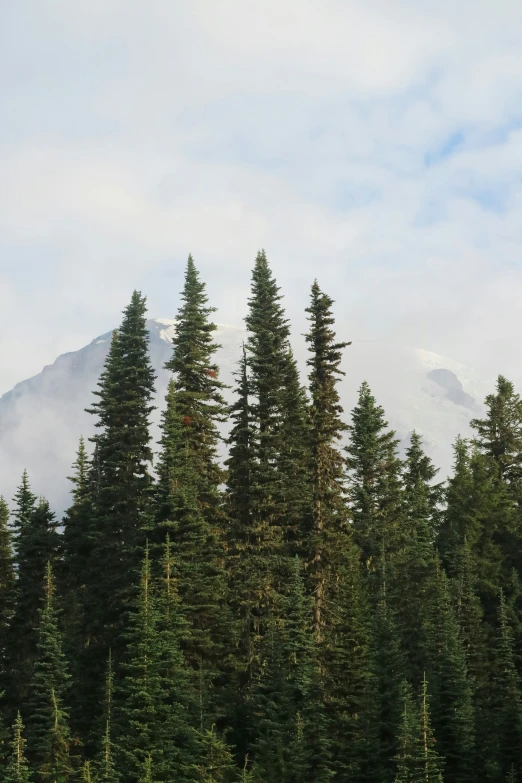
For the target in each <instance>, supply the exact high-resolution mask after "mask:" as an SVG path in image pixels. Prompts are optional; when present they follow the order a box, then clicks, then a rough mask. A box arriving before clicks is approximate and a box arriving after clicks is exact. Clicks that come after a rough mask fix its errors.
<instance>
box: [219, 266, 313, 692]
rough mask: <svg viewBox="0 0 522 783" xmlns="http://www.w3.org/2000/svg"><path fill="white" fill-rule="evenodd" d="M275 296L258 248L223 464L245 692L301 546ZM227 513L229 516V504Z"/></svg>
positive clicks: (295, 386) (299, 404)
mask: <svg viewBox="0 0 522 783" xmlns="http://www.w3.org/2000/svg"><path fill="white" fill-rule="evenodd" d="M281 299H282V296H281V295H280V293H279V288H278V286H277V283H276V281H275V280H274V278H273V275H272V272H271V270H270V267H269V265H268V262H267V259H266V255H265V253H264V251H261V252H260V253H258V255H257V258H256V262H255V266H254V270H253V273H252V287H251V296H250V299H249V313H248V315H247V317H246V319H245V320H246V326H247V331H248V339H247V343H246V362H245V361H244V366H243V369H242V380H241V382H240V387H239V399H238V403H237V404H238V406H240V407H239V408H238V409H237V410H238V411H239V410H242V414H241V415H242V416H243V418H242V420H240V419H236V422H237V424H236V426H235V427H234V430H233V433H232V438H231V455H235V456H234V458H233V459H232V461H230V462H229V464H228V468H229V486H230V487H231V488H232V491H233V492H234V493H235V495H234V496H231V495H230V494H229V498H230V499H232V497H234V503H235V504H236V508H237V507H238V506H237V504H238V503H239V504H240V505H241V509H242V511H241V513H242V515H243V516H242V520H243V522H244V523H246V524H247V525H248V527H247V529H243V530H242V531H241V533H240V538H239V540H238V546H240V545H241V546H242V551H241V553H239V550H238V551H237V552H236V555H237V556H238V557H240V567H239V569H238V570H237V571H236V572H235V575H234V576H235V578H234V591H235V595H236V601H237V603H236V607H235V609H236V616H237V617H238V619H239V620H240V632H241V637H242V638H241V640H240V650H241V651H242V652H243V654H244V655H245V658H244V659H243V662H242V664H240V665H242V667H243V669H244V670H245V676H244V678H243V687H242V691H243V692H244V693H245V694H246V693H247V691H248V689H249V687H250V684H251V682H252V678H253V676H254V675H255V672H256V668H257V667H258V666H259V651H260V645H261V643H262V638H263V636H264V632H265V630H266V622H267V618H268V617H269V616H274V612H276V609H275V607H276V606H277V605H280V603H281V602H280V595H281V593H282V590H283V581H284V574H285V566H284V559H285V557H287V556H288V555H289V554H291V553H292V552H295V551H297V550H299V549H300V540H301V539H302V532H301V531H300V529H299V527H300V524H301V518H302V516H303V513H302V512H303V508H304V507H305V506H306V494H307V491H308V490H307V487H308V482H307V474H308V471H307V470H306V467H307V466H306V464H303V462H302V460H303V459H304V448H303V440H304V439H305V438H306V421H305V419H306V415H305V407H304V398H303V392H302V389H301V388H300V385H299V380H298V374H297V368H296V365H295V361H294V358H293V355H292V352H291V349H290V344H289V333H290V330H289V326H288V321H287V320H286V318H285V314H284V310H283V307H282V305H281ZM245 365H246V367H247V368H248V373H247V374H245V370H244V367H245ZM245 417H247V418H245ZM247 422H248V424H246V423H247ZM245 425H247V427H248V432H247V431H245ZM245 436H246V437H247V439H248V441H247V442H248V449H249V454H250V459H249V497H248V500H247V501H246V500H245V494H244V493H243V494H241V492H240V491H238V490H237V488H238V487H239V486H240V481H241V479H242V477H243V471H244V466H243V465H240V464H239V463H238V460H237V458H236V457H237V455H239V454H240V450H241V448H244V445H245V440H244V438H245ZM239 439H241V440H239ZM238 469H239V472H238ZM231 512H232V513H234V509H233V508H232V509H231ZM238 524H242V522H241V521H240V520H232V523H231V525H232V529H234V526H235V525H236V526H237V525H238ZM240 580H243V583H242V584H241V582H240Z"/></svg>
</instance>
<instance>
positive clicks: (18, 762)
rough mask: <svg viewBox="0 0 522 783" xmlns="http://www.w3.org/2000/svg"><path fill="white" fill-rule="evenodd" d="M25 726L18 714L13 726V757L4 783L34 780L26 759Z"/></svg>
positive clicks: (26, 782)
mask: <svg viewBox="0 0 522 783" xmlns="http://www.w3.org/2000/svg"><path fill="white" fill-rule="evenodd" d="M23 731H24V725H23V723H22V718H21V715H20V713H18V715H17V717H16V720H15V723H14V726H13V743H12V745H11V748H12V750H11V757H10V759H9V761H8V764H7V767H6V770H5V775H4V783H30V781H31V780H33V778H32V776H31V773H30V771H29V766H28V764H27V759H26V758H25V739H24V737H23Z"/></svg>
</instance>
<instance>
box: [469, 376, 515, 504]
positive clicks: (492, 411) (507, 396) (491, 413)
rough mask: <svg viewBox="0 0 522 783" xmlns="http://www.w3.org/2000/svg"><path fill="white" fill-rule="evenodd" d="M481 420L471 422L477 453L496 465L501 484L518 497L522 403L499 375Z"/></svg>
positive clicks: (510, 384)
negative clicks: (477, 447) (494, 391)
mask: <svg viewBox="0 0 522 783" xmlns="http://www.w3.org/2000/svg"><path fill="white" fill-rule="evenodd" d="M485 406H486V409H487V413H486V417H485V418H484V419H473V420H472V421H471V426H472V427H473V428H474V429H475V431H476V433H477V434H476V443H477V444H478V446H479V448H480V451H481V452H482V453H483V454H485V455H487V456H489V457H491V458H492V459H493V460H494V462H495V463H496V465H497V468H498V474H499V477H500V478H501V480H502V481H505V482H506V483H507V484H509V485H510V486H511V488H512V489H513V491H514V493H515V494H516V496H517V497H519V495H520V491H521V489H522V400H521V399H520V395H519V394H516V393H515V388H514V386H513V384H512V383H511V382H510V381H508V380H507V379H506V378H504V376H503V375H499V376H498V379H497V384H496V394H488V396H487V397H486V400H485Z"/></svg>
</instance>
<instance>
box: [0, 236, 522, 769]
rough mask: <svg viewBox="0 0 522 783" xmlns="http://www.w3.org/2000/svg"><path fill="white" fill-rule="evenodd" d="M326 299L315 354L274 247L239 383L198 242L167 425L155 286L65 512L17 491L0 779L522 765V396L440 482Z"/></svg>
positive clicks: (74, 473) (312, 331)
mask: <svg viewBox="0 0 522 783" xmlns="http://www.w3.org/2000/svg"><path fill="white" fill-rule="evenodd" d="M303 308H306V315H307V319H308V331H307V334H306V345H307V373H306V377H301V376H300V372H299V368H298V364H297V361H296V359H295V357H294V354H293V352H292V347H291V341H290V324H289V322H288V320H287V318H286V316H285V310H284V300H283V296H282V293H281V292H280V289H279V288H278V285H277V282H276V280H275V278H274V275H273V273H272V271H271V268H270V265H269V263H268V261H267V258H266V255H265V253H264V251H262V252H260V253H259V254H258V255H257V258H256V260H255V265H254V269H253V272H252V279H251V291H250V297H249V300H248V314H247V317H246V329H247V335H248V336H247V339H246V341H245V344H244V345H243V347H242V349H241V350H240V351H239V354H240V355H238V365H237V372H236V381H235V383H236V385H235V389H234V402H233V404H232V405H228V404H226V403H225V398H224V385H223V383H222V382H221V381H220V373H219V367H218V366H217V365H216V361H215V351H216V349H217V347H218V346H216V343H215V339H214V332H215V329H216V327H215V325H214V324H213V322H212V318H213V313H214V308H213V307H212V303H211V302H210V301H209V299H208V296H207V292H206V287H205V283H204V282H203V281H202V280H201V278H200V275H199V273H198V271H197V269H196V266H195V264H194V261H193V259H192V257H190V256H189V259H188V263H187V267H186V273H185V282H184V288H183V291H182V292H181V298H180V307H179V310H178V312H177V321H176V322H177V329H176V334H175V337H174V338H173V341H172V356H171V359H170V361H169V363H168V365H167V369H168V370H169V371H170V372H171V381H170V385H169V388H168V393H167V397H166V401H165V408H164V412H163V414H162V428H161V440H160V442H159V443H158V444H156V443H153V442H152V439H151V436H150V427H149V419H150V415H151V413H152V410H153V397H154V385H155V377H154V373H153V370H152V366H151V363H150V359H149V355H148V335H147V329H146V326H145V321H146V299H145V297H144V296H142V294H141V293H140V292H138V291H135V292H134V294H133V295H132V299H131V301H130V304H129V305H128V307H127V308H126V309H125V310H124V313H123V318H122V321H121V325H120V327H119V328H118V329H117V331H115V332H114V334H113V338H112V342H111V347H110V351H109V354H108V357H107V360H106V363H105V366H104V370H103V373H102V375H101V377H100V379H99V383H98V387H97V389H95V390H93V392H94V394H93V397H92V400H93V401H92V405H91V407H90V408H89V410H88V412H87V413H86V414H85V415H86V417H87V415H88V414H90V415H92V416H93V417H95V421H96V425H97V429H96V435H95V437H93V438H92V442H89V441H87V442H84V441H83V440H82V441H80V443H79V446H78V450H77V454H76V457H75V458H74V455H73V459H74V463H73V465H72V468H71V479H70V480H71V500H70V506H69V508H68V510H67V512H66V513H65V515H64V517H63V519H62V518H57V516H56V515H55V513H54V512H53V509H51V508H50V507H49V504H48V502H47V501H46V500H45V499H42V498H37V497H36V496H35V494H33V491H32V488H31V477H30V476H28V475H27V473H24V475H23V476H22V477H21V481H20V484H19V487H18V489H17V491H16V494H15V496H14V498H13V499H11V498H10V497H9V496H7V495H6V497H5V499H3V500H1V501H0V680H1V682H0V691H1V699H0V781H3V782H4V783H27V782H28V781H33V782H34V783H40V782H41V783H65V782H66V781H84V782H85V781H90V782H91V783H239V782H240V781H242V782H243V783H247V782H249V783H329V782H330V781H338V783H443V782H444V783H516V782H517V781H518V783H522V681H521V675H522V400H521V399H520V397H519V395H518V394H517V393H516V391H515V389H514V387H513V384H512V383H511V382H510V381H509V380H507V379H506V378H504V377H503V376H500V377H499V378H498V380H497V384H496V387H495V388H494V389H492V390H491V394H490V395H489V396H488V397H487V398H486V401H485V411H486V414H485V418H483V419H475V420H473V422H472V428H473V433H474V437H473V439H470V440H464V439H462V438H458V439H457V441H456V443H455V444H454V466H453V472H452V475H451V476H450V477H449V479H448V480H447V481H442V480H441V479H440V477H438V472H437V468H436V466H435V465H434V464H433V463H432V461H431V460H430V458H429V457H428V456H427V454H426V453H425V451H424V447H423V443H422V438H421V437H420V436H419V435H418V434H416V433H413V434H412V436H411V441H410V443H409V446H408V448H407V450H406V453H405V455H404V454H403V452H401V453H399V449H398V439H397V438H396V436H395V433H394V432H393V431H391V430H390V428H389V427H388V424H387V421H386V413H385V411H384V410H383V409H382V408H381V407H380V405H379V402H378V400H376V399H375V398H374V396H373V394H372V390H371V389H370V388H369V386H368V385H367V384H366V383H363V385H362V386H361V388H360V390H359V397H358V402H357V405H356V406H355V407H354V409H353V410H352V411H343V410H342V408H341V406H340V402H339V395H338V388H339V384H340V383H348V382H349V378H347V379H346V380H345V379H343V377H342V376H343V375H344V373H343V372H342V371H341V360H342V358H343V355H344V352H345V349H346V358H347V359H349V353H348V352H349V348H348V345H349V343H347V342H343V341H342V340H341V338H340V337H338V336H336V328H335V320H334V309H335V308H334V302H333V300H332V299H331V298H330V296H329V294H328V293H327V292H324V291H322V290H321V288H320V287H319V284H318V283H317V282H314V283H313V285H312V286H311V291H310V298H309V300H308V302H304V303H303ZM346 367H349V361H348V362H347V363H346ZM391 382H393V379H390V383H391ZM223 424H226V425H227V427H228V429H227V432H228V433H229V435H228V437H227V442H226V457H225V459H223V457H222V454H223V445H222V444H221V442H220V435H219V432H220V429H219V427H220V426H221V425H223ZM2 491H4V493H5V492H6V490H5V489H2Z"/></svg>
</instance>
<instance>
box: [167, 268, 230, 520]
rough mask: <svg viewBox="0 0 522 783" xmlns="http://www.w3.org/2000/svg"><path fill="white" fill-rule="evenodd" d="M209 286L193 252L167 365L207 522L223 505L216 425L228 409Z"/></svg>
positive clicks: (200, 507) (184, 444)
mask: <svg viewBox="0 0 522 783" xmlns="http://www.w3.org/2000/svg"><path fill="white" fill-rule="evenodd" d="M205 289H206V286H205V284H204V283H202V282H201V280H200V278H199V273H198V271H197V269H196V266H195V264H194V260H193V258H192V256H189V258H188V262H187V268H186V272H185V285H184V288H183V292H182V294H181V299H182V302H183V304H182V306H181V307H180V309H179V312H178V315H177V316H176V333H175V335H174V337H173V340H172V344H173V354H172V358H171V360H170V361H169V362H167V364H166V365H165V368H166V369H167V370H171V372H173V373H174V380H175V384H176V405H177V415H178V416H179V419H180V434H181V444H182V448H183V450H184V451H185V454H186V459H187V461H188V462H189V464H190V470H191V472H192V474H193V481H194V482H195V489H196V497H197V499H198V505H199V509H200V510H201V511H202V512H203V515H204V517H205V519H206V521H207V522H212V523H214V524H215V523H216V521H217V520H216V513H217V510H218V508H219V507H220V504H221V499H220V494H219V492H218V487H219V485H220V484H221V483H222V481H223V472H222V469H221V468H220V466H219V463H218V461H217V446H218V443H219V440H220V438H219V434H218V430H217V423H219V422H222V421H225V420H226V414H227V407H226V405H225V401H224V399H223V396H222V390H223V389H224V388H225V385H224V384H223V383H221V381H220V380H219V377H218V375H219V368H218V366H217V364H216V363H215V361H214V354H215V352H216V351H217V349H218V348H220V346H219V345H218V344H217V343H215V342H214V339H213V333H214V332H215V331H216V329H217V326H216V324H214V323H212V321H211V320H210V317H211V315H212V313H214V312H215V311H216V308H214V307H209V306H208V297H207V295H206V292H205Z"/></svg>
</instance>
